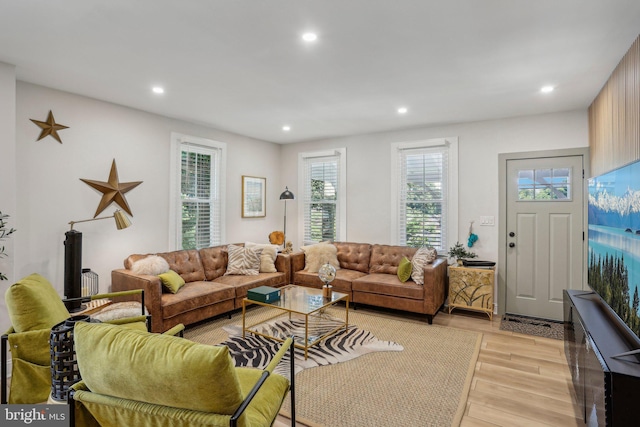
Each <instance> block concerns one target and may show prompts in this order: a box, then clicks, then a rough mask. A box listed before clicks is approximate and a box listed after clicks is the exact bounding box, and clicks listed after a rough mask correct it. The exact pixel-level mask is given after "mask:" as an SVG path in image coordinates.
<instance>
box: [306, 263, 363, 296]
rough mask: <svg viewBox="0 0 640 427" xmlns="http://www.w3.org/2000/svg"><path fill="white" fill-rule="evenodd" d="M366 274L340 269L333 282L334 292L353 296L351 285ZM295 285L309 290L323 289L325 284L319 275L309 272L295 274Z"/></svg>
mask: <svg viewBox="0 0 640 427" xmlns="http://www.w3.org/2000/svg"><path fill="white" fill-rule="evenodd" d="M366 275H367V274H366V273H362V272H360V271H355V270H346V269H340V270H337V271H336V278H335V279H334V280H333V282H331V286H333V290H335V291H337V292H342V293H346V294H349V295H351V283H352V282H353V281H354V280H355V279H358V278H360V277H363V276H366ZM294 283H295V284H297V285H302V286H307V287H309V288H318V289H319V288H321V287H322V285H323V283H322V281H321V280H320V278H319V277H318V273H309V272H308V271H307V270H301V271H296V272H295V277H294Z"/></svg>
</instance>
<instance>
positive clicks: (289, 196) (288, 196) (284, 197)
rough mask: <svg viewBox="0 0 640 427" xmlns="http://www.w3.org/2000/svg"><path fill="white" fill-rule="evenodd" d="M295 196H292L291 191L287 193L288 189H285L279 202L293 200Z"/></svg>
mask: <svg viewBox="0 0 640 427" xmlns="http://www.w3.org/2000/svg"><path fill="white" fill-rule="evenodd" d="M295 198H296V196H294V195H293V193H292V192H291V191H289V187H285V190H284V191H283V192H282V194H280V200H293V199H295Z"/></svg>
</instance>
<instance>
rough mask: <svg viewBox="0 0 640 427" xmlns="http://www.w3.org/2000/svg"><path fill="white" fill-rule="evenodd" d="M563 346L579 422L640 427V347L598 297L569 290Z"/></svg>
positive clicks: (566, 297)
mask: <svg viewBox="0 0 640 427" xmlns="http://www.w3.org/2000/svg"><path fill="white" fill-rule="evenodd" d="M564 322H565V324H564V347H565V355H566V357H567V362H568V364H569V369H570V370H571V376H572V379H573V388H574V391H575V395H574V398H575V400H576V403H577V405H578V407H579V408H580V414H579V418H582V420H583V421H584V422H585V423H586V424H588V425H590V426H591V425H597V426H615V427H621V426H638V425H640V411H639V410H638V408H637V406H638V402H639V401H640V363H638V362H639V360H640V349H638V345H637V342H638V341H637V339H635V338H633V337H630V336H629V335H628V333H627V330H626V328H625V326H624V325H622V324H620V323H619V320H618V319H617V318H615V317H613V316H612V315H610V313H609V311H608V308H607V307H605V306H604V305H603V303H602V302H601V300H600V297H599V296H598V295H597V294H595V293H585V292H584V291H564Z"/></svg>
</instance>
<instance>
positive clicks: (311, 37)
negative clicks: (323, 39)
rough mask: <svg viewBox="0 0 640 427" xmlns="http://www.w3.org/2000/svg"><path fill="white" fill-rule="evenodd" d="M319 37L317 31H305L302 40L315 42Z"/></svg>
mask: <svg viewBox="0 0 640 427" xmlns="http://www.w3.org/2000/svg"><path fill="white" fill-rule="evenodd" d="M317 39H318V35H317V34H316V33H304V34H303V35H302V40H304V41H306V42H314V41H316V40H317Z"/></svg>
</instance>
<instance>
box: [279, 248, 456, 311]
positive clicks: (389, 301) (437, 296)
mask: <svg viewBox="0 0 640 427" xmlns="http://www.w3.org/2000/svg"><path fill="white" fill-rule="evenodd" d="M333 244H334V245H335V246H336V248H337V252H338V262H339V263H340V269H339V270H338V271H337V272H336V278H335V279H334V281H333V282H332V283H331V284H332V285H333V287H334V289H335V290H336V291H338V292H343V293H346V294H349V296H350V299H351V301H353V302H354V303H362V304H367V305H374V306H378V307H387V308H392V309H397V310H404V311H409V312H412V313H421V314H426V315H427V321H428V322H429V323H432V321H433V316H435V315H436V314H437V313H438V311H439V310H440V308H441V307H442V306H443V304H444V300H445V287H446V281H447V261H446V259H441V258H437V259H436V260H435V261H434V262H433V264H427V265H425V267H424V285H418V284H416V283H415V282H414V281H413V280H411V279H409V280H408V281H407V282H405V283H402V282H401V281H400V279H398V275H397V273H398V264H399V263H400V261H401V260H402V258H403V257H405V256H406V257H407V258H409V259H411V258H412V257H413V255H414V254H415V252H416V251H417V248H412V247H408V246H390V245H375V244H374V245H371V244H368V243H350V242H335V243H333ZM291 273H292V278H293V283H294V284H297V285H303V286H309V287H314V288H320V287H322V281H320V279H319V278H318V273H310V272H308V271H306V270H305V254H304V252H296V253H294V254H292V255H291Z"/></svg>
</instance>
